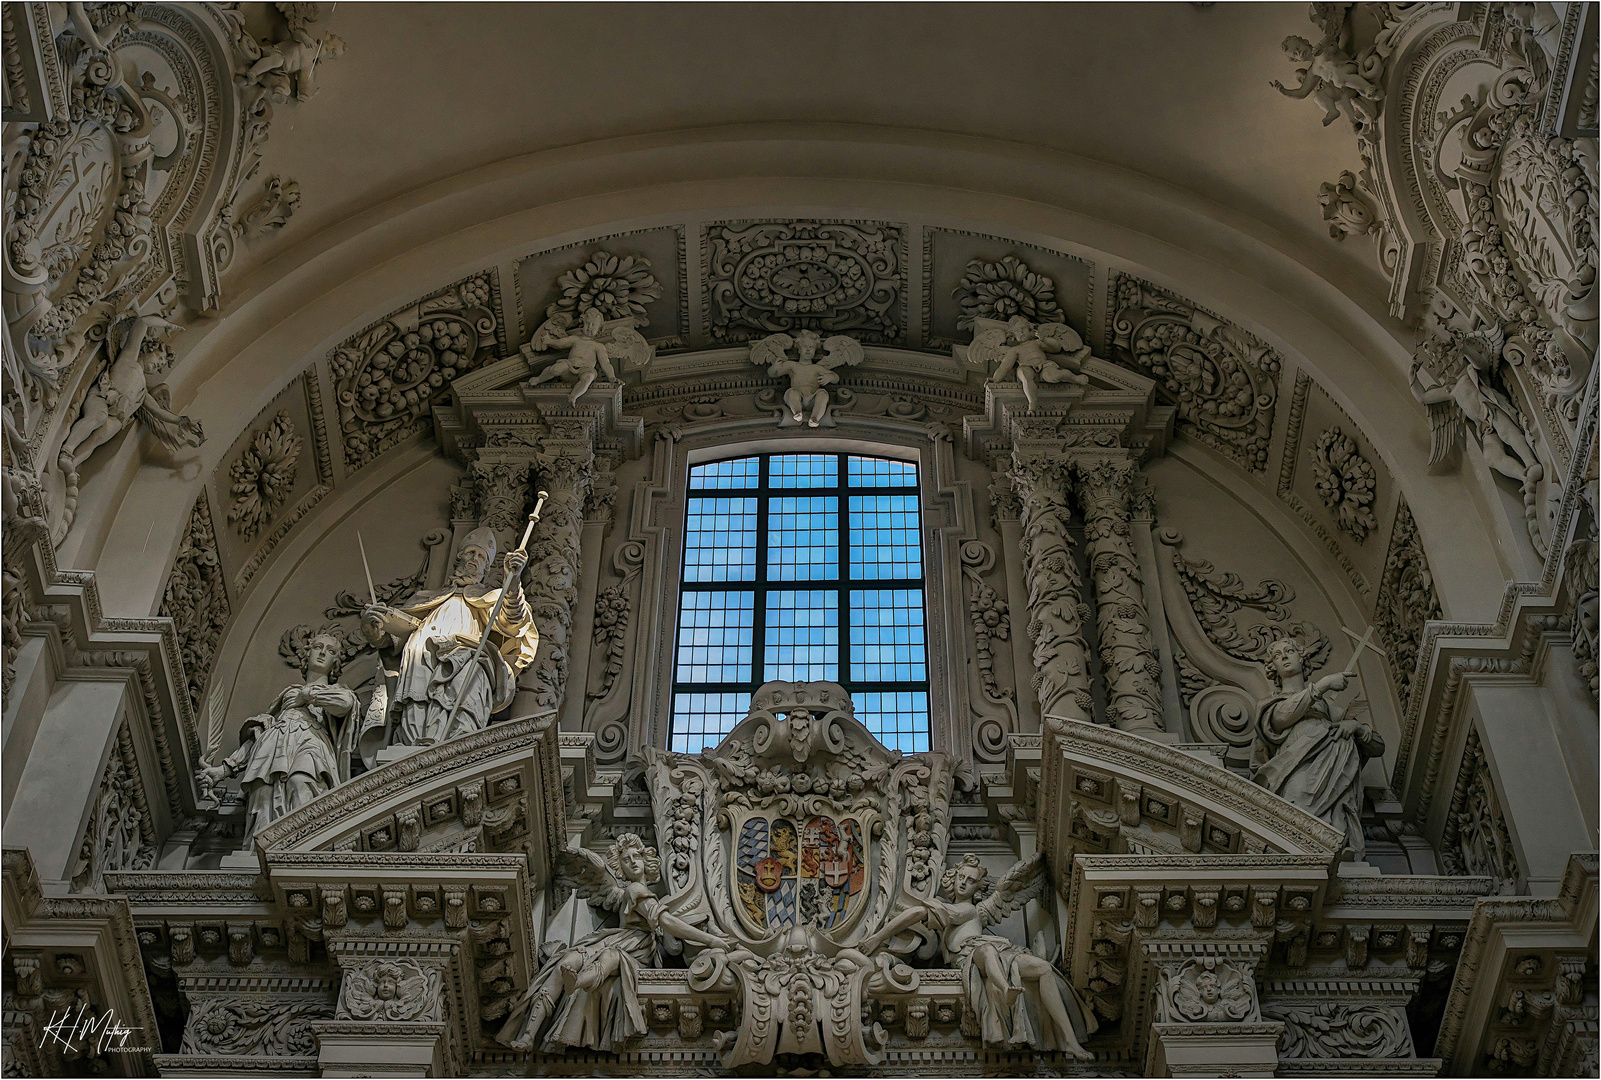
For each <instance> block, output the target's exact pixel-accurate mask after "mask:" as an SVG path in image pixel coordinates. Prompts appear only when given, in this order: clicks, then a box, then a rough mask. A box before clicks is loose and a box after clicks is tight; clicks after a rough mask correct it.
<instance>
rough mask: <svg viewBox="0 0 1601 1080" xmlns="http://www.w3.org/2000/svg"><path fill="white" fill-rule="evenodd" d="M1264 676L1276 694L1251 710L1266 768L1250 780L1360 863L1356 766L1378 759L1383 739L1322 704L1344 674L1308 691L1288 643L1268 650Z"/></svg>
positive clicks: (1340, 709) (1301, 657) (1297, 653)
mask: <svg viewBox="0 0 1601 1080" xmlns="http://www.w3.org/2000/svg"><path fill="white" fill-rule="evenodd" d="M1267 673H1268V678H1269V679H1271V680H1272V681H1273V684H1274V687H1275V688H1276V689H1277V691H1278V692H1277V693H1275V694H1273V695H1271V696H1270V697H1268V698H1267V700H1265V701H1262V702H1259V703H1258V704H1257V707H1256V733H1257V753H1258V755H1259V756H1261V757H1265V758H1266V760H1265V761H1259V762H1258V764H1257V765H1256V766H1255V769H1254V774H1253V775H1254V779H1255V780H1256V782H1257V783H1258V784H1260V785H1262V786H1263V787H1265V788H1267V789H1268V790H1269V791H1271V792H1273V794H1275V795H1278V796H1280V797H1281V798H1284V799H1287V800H1289V801H1290V802H1291V803H1293V804H1294V805H1296V806H1299V807H1300V808H1301V809H1302V810H1305V811H1306V812H1307V813H1309V814H1311V815H1312V816H1314V817H1317V818H1321V819H1322V820H1323V821H1326V822H1328V823H1329V824H1330V825H1332V826H1334V827H1335V828H1336V829H1338V830H1339V831H1340V832H1342V833H1344V834H1345V846H1346V847H1347V848H1348V849H1349V850H1350V851H1351V854H1352V857H1353V858H1355V859H1357V860H1360V859H1361V858H1362V856H1363V854H1364V852H1365V851H1366V844H1365V842H1364V839H1363V835H1362V764H1363V762H1364V761H1366V760H1367V759H1368V758H1372V757H1379V756H1380V755H1382V754H1383V753H1384V737H1383V736H1382V735H1380V734H1379V733H1378V732H1377V731H1374V730H1373V728H1372V726H1371V725H1369V724H1367V723H1365V722H1363V721H1361V720H1359V719H1356V718H1354V717H1349V716H1347V715H1346V707H1345V706H1344V705H1340V704H1338V703H1337V702H1335V701H1333V700H1332V699H1331V698H1330V695H1331V694H1337V693H1339V692H1340V691H1341V690H1344V689H1345V687H1346V684H1347V683H1348V682H1349V681H1350V676H1349V675H1348V674H1346V673H1345V672H1339V671H1337V672H1335V673H1334V674H1332V675H1325V676H1323V678H1321V679H1319V680H1317V681H1316V682H1314V683H1311V684H1310V685H1308V683H1307V681H1306V654H1305V653H1304V652H1302V649H1301V646H1300V644H1299V643H1298V642H1297V641H1295V639H1294V638H1280V639H1278V640H1277V641H1275V642H1274V643H1273V644H1271V645H1269V646H1268V648H1267Z"/></svg>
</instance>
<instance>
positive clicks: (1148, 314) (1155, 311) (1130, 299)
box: [1112, 274, 1283, 472]
mask: <svg viewBox="0 0 1601 1080" xmlns="http://www.w3.org/2000/svg"><path fill="white" fill-rule="evenodd" d="M1114 281H1115V290H1114V296H1115V297H1116V312H1117V313H1116V315H1115V316H1114V318H1113V320H1112V338H1113V346H1114V355H1115V356H1116V358H1117V359H1118V360H1119V361H1120V362H1121V363H1123V364H1125V365H1126V366H1130V367H1132V368H1133V369H1134V370H1135V371H1137V372H1139V373H1140V374H1142V375H1149V376H1150V377H1152V378H1154V379H1156V380H1157V381H1158V382H1159V383H1160V384H1161V386H1162V391H1163V394H1164V396H1166V397H1167V398H1169V399H1170V400H1172V401H1173V402H1174V403H1175V404H1176V405H1177V406H1178V426H1179V429H1180V430H1181V431H1184V432H1185V433H1186V434H1189V435H1191V436H1192V437H1194V438H1196V439H1199V440H1200V441H1201V442H1203V443H1205V444H1206V445H1207V446H1210V447H1212V448H1213V449H1215V450H1218V451H1221V452H1222V453H1224V454H1227V455H1228V456H1229V457H1232V458H1233V459H1234V460H1236V461H1237V462H1239V463H1240V464H1241V465H1243V466H1245V467H1246V468H1247V469H1249V470H1251V471H1252V472H1262V471H1263V470H1265V469H1266V468H1267V458H1268V444H1269V442H1270V439H1271V436H1272V432H1273V414H1274V409H1275V407H1276V405H1277V402H1278V382H1279V373H1280V369H1281V368H1282V366H1283V364H1282V361H1281V360H1280V358H1279V355H1278V354H1277V353H1276V352H1274V351H1273V349H1272V348H1271V347H1269V346H1268V345H1266V344H1264V343H1263V342H1261V341H1258V340H1257V339H1256V338H1255V337H1253V336H1252V335H1250V334H1248V333H1246V332H1245V331H1244V330H1241V329H1240V328H1239V327H1236V326H1233V325H1231V324H1229V323H1227V322H1224V321H1223V320H1222V319H1219V318H1217V317H1215V316H1213V315H1210V314H1208V313H1206V312H1204V311H1202V310H1200V309H1199V308H1196V307H1194V306H1193V305H1191V304H1189V303H1187V302H1185V301H1182V300H1180V299H1178V298H1177V297H1174V296H1170V295H1168V294H1165V293H1163V292H1162V291H1161V290H1159V289H1157V288H1155V287H1154V286H1151V285H1148V284H1146V283H1144V282H1141V281H1139V280H1137V279H1135V278H1131V277H1126V276H1124V275H1121V274H1118V275H1115V277H1114Z"/></svg>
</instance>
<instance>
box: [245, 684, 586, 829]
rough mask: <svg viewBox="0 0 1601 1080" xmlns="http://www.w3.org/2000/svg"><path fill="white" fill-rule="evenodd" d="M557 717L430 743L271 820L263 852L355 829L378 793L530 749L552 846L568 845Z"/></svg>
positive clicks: (426, 783)
mask: <svg viewBox="0 0 1601 1080" xmlns="http://www.w3.org/2000/svg"><path fill="white" fill-rule="evenodd" d="M555 743H556V732H555V724H554V718H553V717H552V716H551V715H549V714H544V715H541V716H536V717H529V718H527V719H523V720H514V721H511V722H509V723H505V724H494V725H491V726H490V727H488V728H486V729H484V730H483V731H479V732H475V733H473V734H471V735H465V736H462V737H460V738H457V739H452V740H450V741H448V742H443V743H439V744H437V745H435V746H430V747H426V748H424V749H422V750H419V751H417V752H416V753H414V754H411V755H409V756H407V757H404V758H401V759H400V760H399V761H394V762H391V763H390V764H388V765H384V766H382V767H381V768H378V769H375V770H373V771H371V772H367V773H363V774H362V775H361V776H359V777H357V778H356V779H354V780H352V781H350V782H349V783H347V784H343V785H341V786H339V787H337V788H335V789H334V790H333V791H331V792H329V793H328V794H326V795H324V796H322V797H321V798H319V799H317V800H315V801H314V802H312V803H311V804H310V805H308V806H305V807H302V808H301V809H300V810H297V811H295V812H294V813H292V814H288V815H286V816H284V817H282V818H279V819H278V820H277V821H274V822H273V823H272V824H270V825H268V826H267V827H266V828H265V829H262V830H261V831H260V832H258V833H257V834H256V846H257V848H258V849H259V850H261V851H263V852H269V851H270V852H280V851H287V850H289V849H294V848H297V847H300V846H301V845H303V844H305V843H307V842H308V841H310V840H311V839H312V838H313V837H318V836H320V837H325V838H327V839H329V840H331V839H332V838H333V837H334V836H335V835H336V834H338V833H341V832H344V831H347V830H350V829H354V828H356V827H358V826H359V825H360V824H361V823H362V822H363V821H365V820H367V818H368V817H370V816H371V815H372V812H373V811H372V806H371V804H372V801H373V799H374V797H376V796H378V795H380V793H381V795H382V797H383V798H384V799H385V800H386V802H387V801H392V800H395V799H404V798H405V797H408V796H410V797H421V796H422V795H424V794H426V792H427V791H428V789H429V788H431V787H434V786H442V785H445V784H447V783H449V784H454V783H456V782H457V776H458V774H461V773H465V772H467V771H470V770H475V769H483V768H486V767H489V766H490V765H492V764H494V763H496V762H503V763H510V762H513V761H517V760H519V759H520V758H521V757H523V756H524V755H528V754H529V751H532V757H533V760H534V762H535V764H536V777H537V779H538V781H539V782H540V784H541V785H542V788H543V790H542V791H540V792H538V793H537V794H538V797H539V799H540V800H541V803H540V805H541V806H542V807H543V809H544V814H543V816H544V821H545V826H546V829H547V833H546V838H547V842H548V843H549V844H550V850H552V851H556V850H560V849H561V848H562V847H565V846H566V825H565V823H564V814H565V811H564V809H563V806H562V799H561V781H560V776H559V772H558V766H557V760H556V759H557V750H556V747H555Z"/></svg>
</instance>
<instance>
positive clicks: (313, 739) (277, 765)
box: [197, 633, 357, 847]
mask: <svg viewBox="0 0 1601 1080" xmlns="http://www.w3.org/2000/svg"><path fill="white" fill-rule="evenodd" d="M344 656H345V642H344V641H343V640H341V639H340V638H338V637H336V636H335V635H334V634H331V633H322V634H317V635H316V636H315V637H313V638H312V639H311V641H310V642H309V643H308V645H307V647H306V652H305V659H304V663H303V667H302V669H301V670H302V673H303V675H304V678H305V680H306V681H305V682H303V683H298V684H296V685H294V686H291V687H288V688H287V689H286V690H284V692H283V693H281V694H279V695H278V700H277V701H276V702H275V703H274V704H273V706H272V708H271V709H270V710H268V711H267V712H265V713H262V714H260V715H258V716H252V717H249V718H248V719H246V720H245V722H244V725H243V726H242V727H241V728H240V729H239V749H237V750H235V751H234V752H233V753H232V754H231V755H229V757H228V758H227V760H225V761H224V762H223V763H222V764H221V765H206V766H203V767H202V768H201V770H200V775H199V777H198V778H197V779H198V780H199V783H200V787H201V790H202V791H203V792H207V793H209V792H210V791H211V789H213V788H215V787H216V786H217V784H219V783H221V782H222V780H223V779H224V778H225V777H230V776H237V777H239V782H240V787H241V788H242V789H243V791H244V795H245V846H246V847H249V846H250V840H251V837H253V836H255V834H256V833H257V832H259V831H260V830H261V829H263V828H264V827H266V826H267V825H268V824H270V823H271V822H274V821H276V820H278V819H279V818H281V817H283V816H284V815H285V814H288V813H291V812H293V811H295V810H298V809H300V808H301V807H302V806H305V805H306V804H307V803H309V802H311V800H313V799H315V798H316V797H317V796H319V795H321V794H323V793H324V792H327V791H331V790H333V789H334V788H335V787H337V786H338V785H339V784H340V783H342V782H343V781H345V780H348V779H350V771H349V765H348V762H349V760H350V753H349V745H348V744H349V739H348V736H347V733H346V732H345V730H344V729H345V728H346V727H347V724H346V721H347V720H348V719H349V717H351V715H352V714H354V713H355V711H356V704H357V703H356V694H355V692H354V691H352V690H351V689H350V688H349V687H345V686H341V685H339V668H340V665H341V663H342V662H343V660H344ZM336 746H337V747H339V748H340V749H338V750H336V749H335V747H336Z"/></svg>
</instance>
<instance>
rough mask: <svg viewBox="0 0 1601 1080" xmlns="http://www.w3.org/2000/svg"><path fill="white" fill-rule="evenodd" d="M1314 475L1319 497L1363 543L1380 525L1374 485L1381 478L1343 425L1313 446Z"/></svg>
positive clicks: (1345, 527) (1326, 432)
mask: <svg viewBox="0 0 1601 1080" xmlns="http://www.w3.org/2000/svg"><path fill="white" fill-rule="evenodd" d="M1312 477H1313V479H1314V480H1315V481H1316V482H1317V493H1318V498H1319V499H1321V500H1322V502H1323V505H1324V506H1325V507H1327V508H1328V510H1329V512H1330V513H1332V514H1333V515H1334V520H1335V523H1336V524H1338V525H1339V527H1340V528H1341V529H1344V530H1345V531H1346V532H1348V533H1350V534H1351V535H1352V536H1354V537H1356V539H1357V542H1358V543H1360V542H1362V541H1363V540H1365V539H1367V535H1368V533H1370V532H1372V531H1373V530H1374V529H1376V528H1378V527H1379V523H1378V522H1377V521H1375V520H1374V519H1373V497H1374V491H1373V485H1374V483H1375V481H1376V479H1377V477H1376V475H1375V473H1374V471H1373V466H1372V464H1370V463H1369V462H1368V459H1367V458H1365V457H1363V456H1362V451H1361V450H1359V449H1358V448H1357V445H1356V442H1355V441H1354V440H1353V439H1352V438H1351V437H1350V436H1349V435H1347V434H1345V433H1344V432H1342V431H1341V430H1340V429H1339V427H1337V426H1336V427H1331V428H1329V429H1328V430H1327V431H1325V432H1324V433H1323V434H1322V435H1319V436H1318V440H1317V444H1316V445H1315V446H1313V448H1312Z"/></svg>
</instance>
